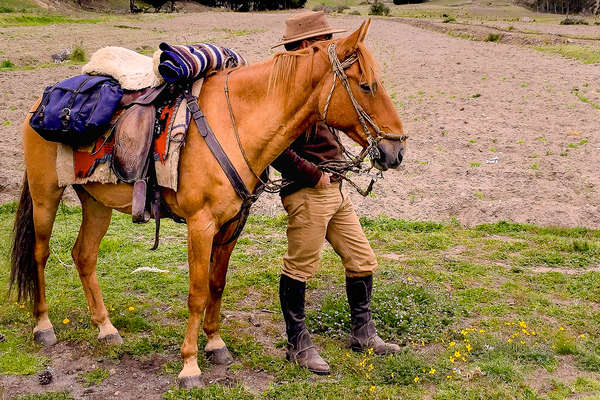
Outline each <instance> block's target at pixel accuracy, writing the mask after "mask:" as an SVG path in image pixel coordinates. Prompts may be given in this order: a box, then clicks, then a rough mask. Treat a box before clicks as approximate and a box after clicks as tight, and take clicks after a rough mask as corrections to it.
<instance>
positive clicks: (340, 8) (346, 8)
mask: <svg viewBox="0 0 600 400" xmlns="http://www.w3.org/2000/svg"><path fill="white" fill-rule="evenodd" d="M349 9H350V7H348V6H336V7H334V8H333V11H335V12H336V13H339V14H343V13H344V10H349Z"/></svg>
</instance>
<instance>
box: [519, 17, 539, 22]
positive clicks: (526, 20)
mask: <svg viewBox="0 0 600 400" xmlns="http://www.w3.org/2000/svg"><path fill="white" fill-rule="evenodd" d="M519 21H521V22H535V19H533V18H531V17H521V18H519Z"/></svg>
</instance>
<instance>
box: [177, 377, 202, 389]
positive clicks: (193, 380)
mask: <svg viewBox="0 0 600 400" xmlns="http://www.w3.org/2000/svg"><path fill="white" fill-rule="evenodd" d="M177 383H179V387H180V388H182V389H190V388H194V387H196V388H199V387H202V378H201V375H194V376H184V377H183V378H177Z"/></svg>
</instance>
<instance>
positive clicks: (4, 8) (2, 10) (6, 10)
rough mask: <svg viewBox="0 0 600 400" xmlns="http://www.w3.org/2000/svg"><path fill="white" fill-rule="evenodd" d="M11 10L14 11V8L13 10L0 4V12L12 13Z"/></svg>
mask: <svg viewBox="0 0 600 400" xmlns="http://www.w3.org/2000/svg"><path fill="white" fill-rule="evenodd" d="M12 12H15V10H13V9H12V8H10V7H4V6H0V13H12Z"/></svg>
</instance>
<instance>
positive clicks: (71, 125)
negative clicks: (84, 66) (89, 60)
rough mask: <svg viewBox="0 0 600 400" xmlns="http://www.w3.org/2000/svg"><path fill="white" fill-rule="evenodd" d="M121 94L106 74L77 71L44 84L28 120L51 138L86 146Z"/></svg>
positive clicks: (106, 121) (103, 126)
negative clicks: (96, 74) (67, 77)
mask: <svg viewBox="0 0 600 400" xmlns="http://www.w3.org/2000/svg"><path fill="white" fill-rule="evenodd" d="M122 97H123V91H122V90H121V86H120V85H119V83H118V82H117V81H115V80H114V79H112V78H110V77H107V76H92V75H77V76H74V77H72V78H69V79H66V80H64V81H61V82H58V83H57V84H55V85H53V86H48V87H47V88H46V90H45V91H44V94H43V96H42V101H41V102H40V105H39V106H38V108H37V109H36V110H35V111H34V112H33V115H32V116H31V119H30V120H29V124H30V125H31V127H32V128H33V129H34V130H35V131H36V132H37V133H38V134H39V135H40V136H42V137H43V138H44V139H46V140H49V141H51V142H60V143H66V144H69V145H71V146H74V147H79V146H86V145H89V144H91V143H93V142H94V141H95V140H96V139H98V137H99V136H100V135H102V134H103V133H104V132H105V131H106V129H107V128H108V126H109V124H110V120H111V118H112V116H113V114H114V112H115V111H116V109H117V107H118V106H119V103H120V101H121V98H122Z"/></svg>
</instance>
